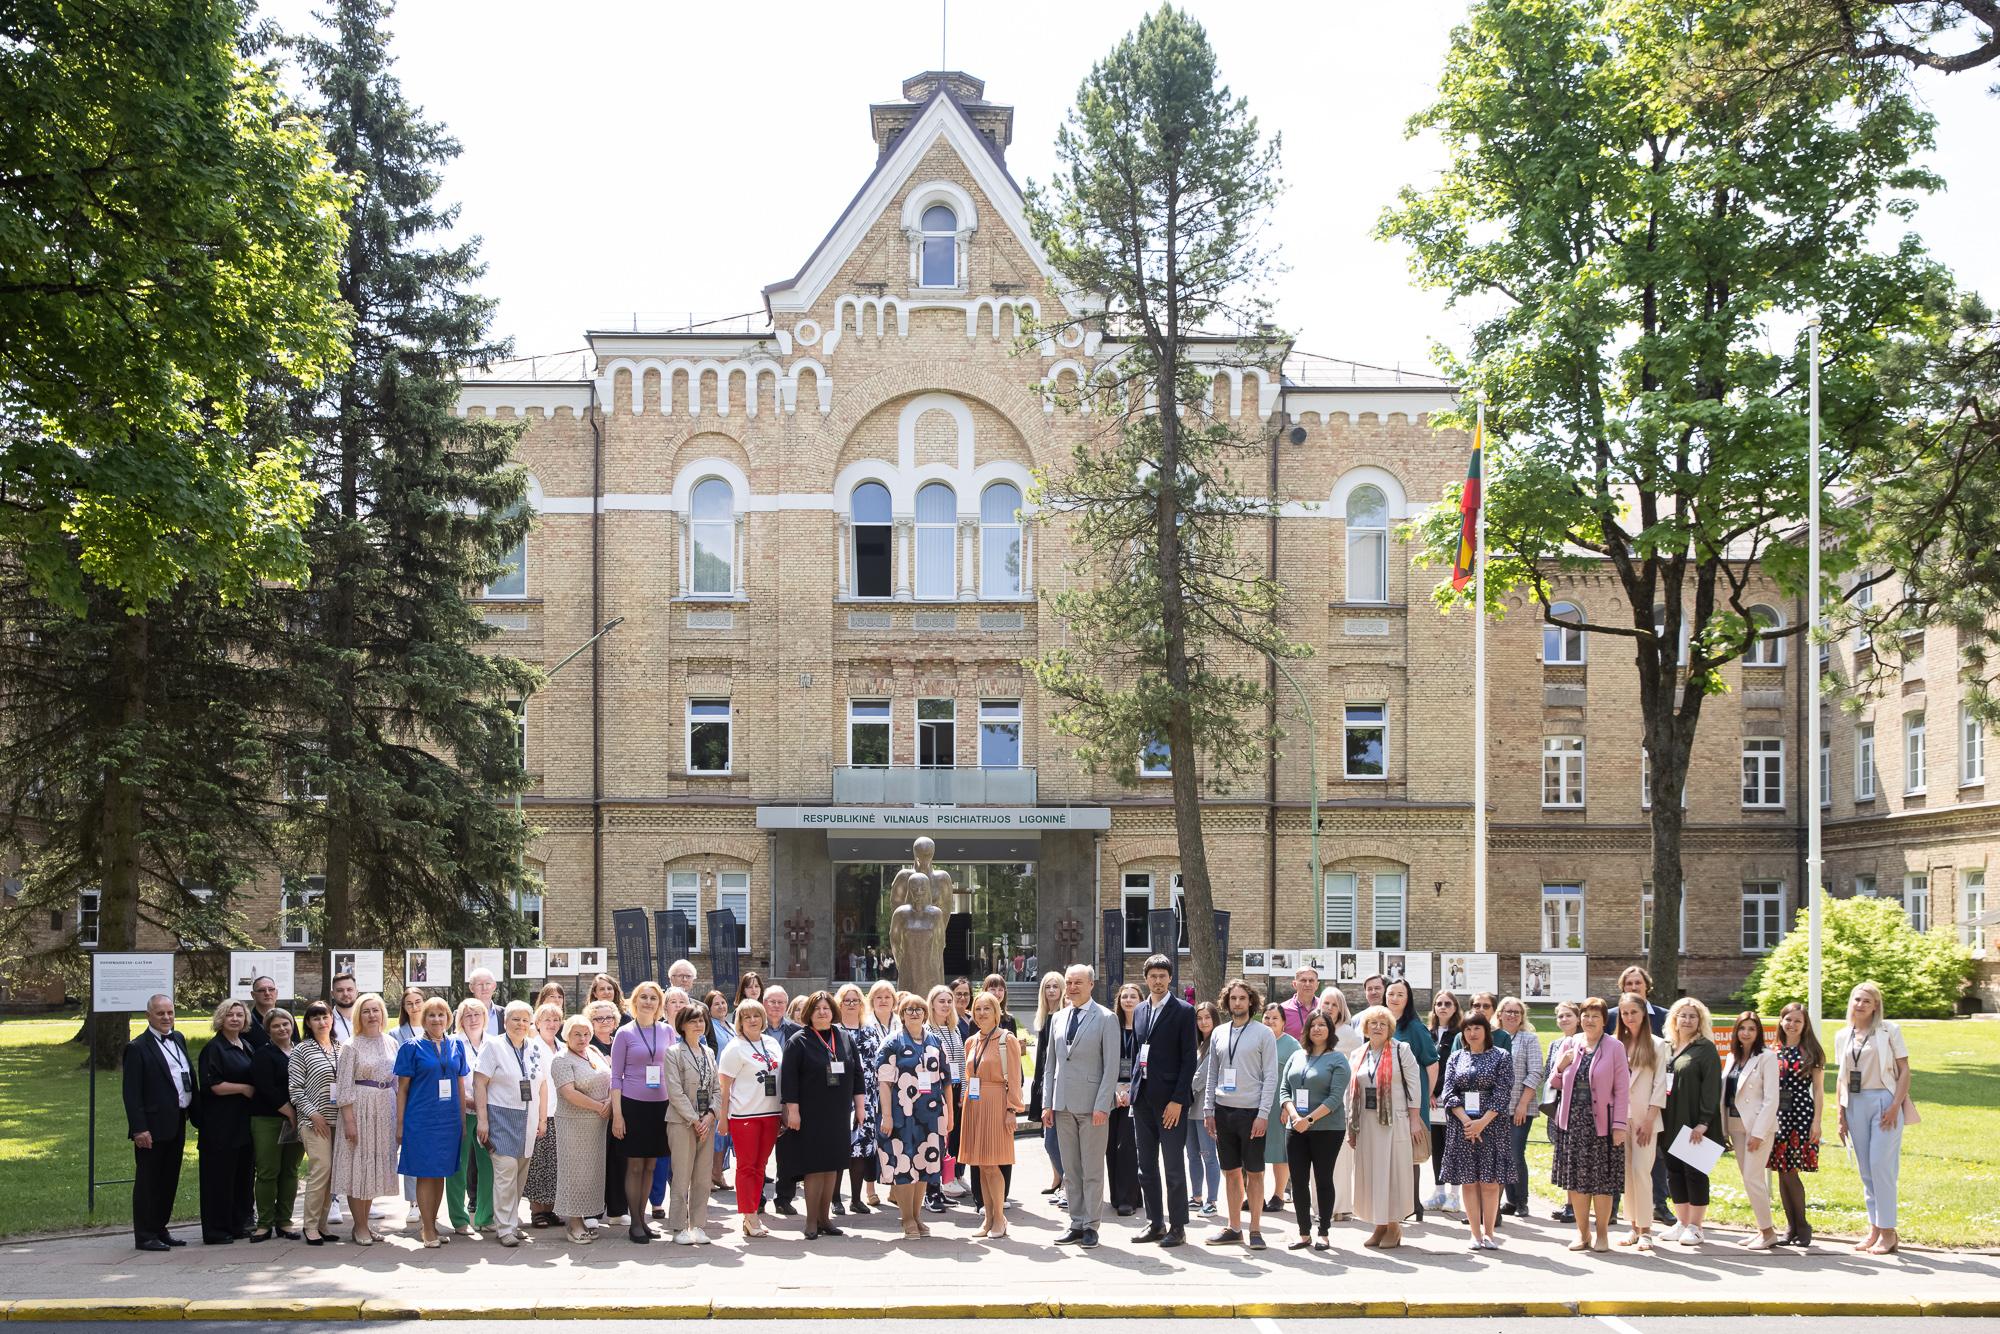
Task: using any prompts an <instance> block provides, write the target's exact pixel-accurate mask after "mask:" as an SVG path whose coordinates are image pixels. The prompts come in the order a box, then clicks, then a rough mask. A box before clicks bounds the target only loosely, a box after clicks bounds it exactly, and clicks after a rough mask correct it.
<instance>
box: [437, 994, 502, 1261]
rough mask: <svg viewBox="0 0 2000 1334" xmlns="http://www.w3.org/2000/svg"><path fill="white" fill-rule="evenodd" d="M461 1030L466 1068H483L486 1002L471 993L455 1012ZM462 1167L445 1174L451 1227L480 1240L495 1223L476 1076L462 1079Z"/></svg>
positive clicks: (459, 1038)
mask: <svg viewBox="0 0 2000 1334" xmlns="http://www.w3.org/2000/svg"><path fill="white" fill-rule="evenodd" d="M453 1026H454V1027H455V1028H456V1029H457V1030H458V1031H457V1033H456V1035H455V1037H454V1039H453V1040H454V1041H456V1042H457V1043H458V1045H459V1047H460V1049H461V1050H462V1051H463V1052H464V1053H465V1068H466V1069H467V1070H468V1071H470V1072H475V1073H476V1072H477V1071H478V1069H479V1053H480V1052H481V1051H482V1050H483V1049H484V1048H485V1046H486V1042H487V1033H486V1002H485V1001H482V1000H480V999H479V998H478V997H477V996H467V997H466V998H465V999H464V1000H462V1001H460V1002H459V1003H458V1010H457V1011H456V1012H455V1013H454V1015H453ZM460 1082H461V1085H462V1087H461V1089H460V1097H459V1117H460V1121H461V1127H460V1128H461V1131H462V1133H461V1134H460V1136H459V1140H458V1170H457V1171H456V1172H453V1173H452V1174H451V1175H450V1176H448V1177H446V1178H445V1183H444V1205H445V1211H446V1212H447V1213H448V1214H449V1215H450V1216H451V1230H452V1231H453V1232H455V1233H457V1234H458V1235H459V1236H461V1237H470V1238H472V1239H473V1240H474V1241H477V1240H479V1229H480V1228H490V1227H492V1226H493V1155H492V1154H490V1153H488V1152H487V1151H486V1146H485V1145H484V1144H481V1143H480V1142H479V1116H478V1113H477V1111H476V1110H475V1108H474V1106H473V1097H472V1080H471V1079H465V1080H462V1081H460Z"/></svg>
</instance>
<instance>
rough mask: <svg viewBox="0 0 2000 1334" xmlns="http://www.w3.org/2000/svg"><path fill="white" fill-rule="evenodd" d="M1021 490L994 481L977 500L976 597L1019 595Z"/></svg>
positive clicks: (1012, 485)
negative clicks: (977, 554) (977, 581)
mask: <svg viewBox="0 0 2000 1334" xmlns="http://www.w3.org/2000/svg"><path fill="white" fill-rule="evenodd" d="M1020 508H1021V489H1020V488H1019V487H1017V486H1015V485H1014V484H1013V483H1012V482H995V483H994V484H993V485H991V486H989V487H987V488H986V490H985V491H984V492H982V493H981V494H980V497H979V595H980V596H981V597H988V598H1012V597H1019V596H1020V595H1021V519H1020V515H1019V514H1017V513H1016V511H1017V510H1019V509H1020Z"/></svg>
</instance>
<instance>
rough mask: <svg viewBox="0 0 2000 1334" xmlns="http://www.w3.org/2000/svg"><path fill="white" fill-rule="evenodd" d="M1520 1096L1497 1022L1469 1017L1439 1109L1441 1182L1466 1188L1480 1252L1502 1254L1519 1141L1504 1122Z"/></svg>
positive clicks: (1441, 1092)
mask: <svg viewBox="0 0 2000 1334" xmlns="http://www.w3.org/2000/svg"><path fill="white" fill-rule="evenodd" d="M1519 1092H1520V1091H1519V1090H1518V1089H1516V1088H1515V1087H1514V1056H1513V1053H1512V1052H1510V1051H1508V1050H1507V1049H1506V1048H1504V1047H1496V1046H1494V1045H1493V1024H1492V1021H1491V1020H1489V1019H1488V1018H1487V1017H1486V1016H1485V1015H1483V1014H1469V1015H1467V1016H1466V1017H1465V1020H1464V1022H1463V1023H1461V1024H1460V1025H1459V1029H1458V1040H1457V1041H1456V1042H1455V1043H1454V1044H1453V1049H1452V1053H1451V1057H1450V1059H1449V1060H1447V1061H1446V1062H1445V1067H1444V1080H1443V1082H1442V1083H1441V1084H1439V1085H1438V1105H1439V1106H1441V1107H1443V1108H1444V1115H1445V1123H1444V1161H1443V1162H1442V1163H1441V1164H1440V1165H1439V1168H1438V1177H1439V1179H1441V1180H1442V1181H1444V1183H1445V1184H1446V1185H1450V1186H1458V1187H1461V1188H1463V1191H1464V1197H1465V1223H1466V1227H1467V1228H1469V1229H1470V1230H1471V1232H1472V1249H1473V1250H1475V1251H1493V1250H1498V1249H1500V1242H1499V1239H1498V1238H1496V1237H1495V1236H1494V1235H1493V1228H1494V1225H1495V1224H1497V1223H1498V1222H1499V1221H1500V1188H1501V1187H1502V1186H1504V1185H1506V1184H1507V1183H1508V1182H1509V1181H1512V1180H1513V1179H1514V1149H1513V1141H1512V1139H1511V1138H1510V1135H1509V1130H1510V1127H1509V1124H1508V1121H1507V1120H1503V1119H1502V1118H1511V1116H1512V1114H1513V1107H1514V1102H1515V1099H1516V1097H1517V1096H1518V1094H1519Z"/></svg>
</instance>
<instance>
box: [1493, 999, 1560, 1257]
mask: <svg viewBox="0 0 2000 1334" xmlns="http://www.w3.org/2000/svg"><path fill="white" fill-rule="evenodd" d="M1493 1022H1494V1024H1495V1025H1496V1026H1497V1027H1498V1028H1499V1030H1500V1032H1502V1033H1504V1034H1506V1035H1507V1038H1506V1046H1507V1055H1508V1058H1509V1059H1511V1060H1512V1061H1513V1063H1514V1105H1513V1106H1512V1107H1511V1108H1509V1109H1508V1113H1509V1114H1508V1121H1509V1122H1510V1123H1511V1124H1509V1125H1507V1126H1506V1127H1505V1129H1506V1131H1507V1147H1508V1151H1509V1153H1511V1154H1512V1155H1513V1160H1514V1171H1513V1174H1512V1175H1511V1176H1509V1177H1508V1178H1507V1185H1506V1196H1507V1202H1506V1203H1505V1204H1502V1205H1501V1206H1500V1212H1501V1213H1502V1214H1504V1215H1508V1216H1510V1217H1514V1218H1526V1217H1527V1216H1528V1199H1529V1195H1530V1192H1529V1190H1528V1135H1529V1133H1530V1132H1531V1131H1533V1130H1534V1128H1535V1113H1536V1112H1538V1111H1540V1110H1541V1106H1542V1085H1543V1083H1544V1082H1545V1081H1546V1079H1547V1077H1548V1072H1547V1067H1546V1066H1544V1065H1543V1064H1542V1043H1541V1039H1540V1038H1538V1037H1536V1036H1535V1029H1534V1025H1532V1024H1530V1023H1529V1022H1528V1006H1527V1002H1525V1001H1523V1000H1522V999H1521V998H1520V997H1519V996H1502V997H1501V998H1500V1000H1499V1002H1498V1003H1497V1004H1495V1005H1494V1007H1493ZM1496 1226H1497V1224H1496Z"/></svg>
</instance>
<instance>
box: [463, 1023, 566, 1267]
mask: <svg viewBox="0 0 2000 1334" xmlns="http://www.w3.org/2000/svg"><path fill="white" fill-rule="evenodd" d="M504 1022H505V1024H506V1027H507V1031H506V1033H505V1034H504V1035H503V1036H501V1037H500V1038H498V1039H490V1038H489V1039H488V1040H487V1043H486V1047H485V1050H483V1051H481V1052H480V1053H479V1069H478V1070H477V1071H475V1072H474V1075H473V1102H474V1105H475V1106H476V1107H477V1109H478V1111H477V1115H478V1118H479V1142H480V1143H481V1144H484V1145H485V1146H486V1148H487V1150H488V1151H489V1152H490V1153H491V1154H492V1155H493V1222H494V1226H495V1227H496V1228H497V1229H498V1231H499V1234H500V1244H501V1245H502V1246H519V1245H520V1244H521V1243H522V1242H524V1241H533V1240H534V1238H532V1237H530V1236H528V1235H527V1234H526V1233H524V1232H523V1231H521V1188H522V1186H524V1185H525V1184H526V1183H527V1175H528V1164H529V1162H530V1161H531V1160H532V1158H533V1155H534V1153H535V1150H536V1148H537V1141H538V1140H540V1139H541V1138H542V1136H543V1135H545V1134H546V1133H547V1127H548V1125H549V1118H550V1117H551V1116H552V1115H553V1112H554V1106H553V1104H552V1102H551V1100H550V1097H549V1060H548V1054H547V1053H548V1049H547V1048H546V1047H544V1046H543V1045H542V1043H541V1040H540V1039H538V1038H537V1037H536V1036H535V1035H534V1012H533V1011H531V1010H530V1009H529V1008H528V1005H527V1002H525V1001H509V1002H508V1003H507V1012H506V1015H505V1018H504Z"/></svg>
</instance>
